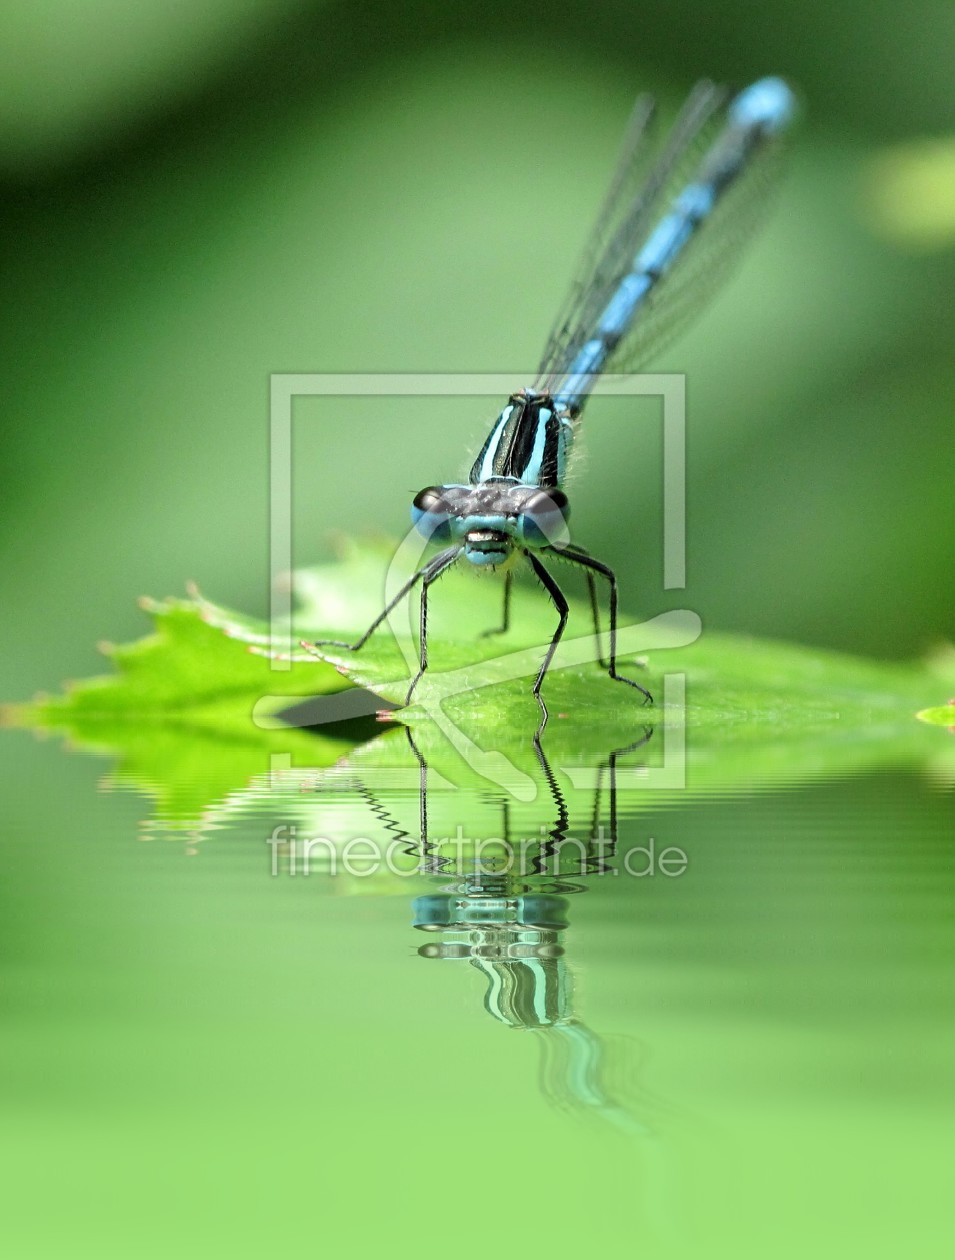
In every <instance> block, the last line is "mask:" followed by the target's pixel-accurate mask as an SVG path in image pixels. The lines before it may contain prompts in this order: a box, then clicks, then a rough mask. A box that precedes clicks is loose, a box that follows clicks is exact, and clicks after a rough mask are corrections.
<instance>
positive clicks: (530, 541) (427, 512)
mask: <svg viewBox="0 0 955 1260" xmlns="http://www.w3.org/2000/svg"><path fill="white" fill-rule="evenodd" d="M569 515H570V505H569V503H568V502H567V496H566V495H565V494H564V492H563V491H562V490H557V489H545V488H543V487H542V486H526V485H522V484H521V483H520V482H518V481H514V480H513V479H511V478H507V477H492V478H491V479H490V480H488V481H483V482H481V483H480V484H479V485H476V486H474V485H472V486H463V485H453V486H428V487H427V488H426V489H424V490H422V491H420V493H418V494H417V495H416V496H415V500H414V504H413V506H412V509H411V519H412V521H413V522H414V525H415V528H416V529H417V530H418V531H419V532H420V533H422V534H423V535H424V536H425V537H426V538H428V539H429V540H430V541H432V542H437V543H450V542H459V543H461V544H462V545H463V547H464V555H465V558H466V559H467V560H470V561H471V563H472V564H476V565H482V566H483V565H499V564H503V563H504V561H505V560H506V559H507V557H508V556H509V555H510V553H511V551H512V550H513V549H514V548H517V549H519V550H527V549H532V550H534V551H542V550H543V549H544V548H546V547H561V546H566V544H567V543H568V542H569V541H570V531H569V529H568V526H567V520H568V517H569Z"/></svg>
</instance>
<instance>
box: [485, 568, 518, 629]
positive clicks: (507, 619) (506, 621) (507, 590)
mask: <svg viewBox="0 0 955 1260" xmlns="http://www.w3.org/2000/svg"><path fill="white" fill-rule="evenodd" d="M513 580H514V574H513V573H512V572H511V571H510V569H508V571H507V572H506V573H505V574H504V618H503V622H502V624H501V625H499V626H495V627H494V629H493V630H482V631H481V635H480V637H481V638H482V639H486V638H488V637H489V636H490V635H492V634H504V633H505V632H506V631H507V630H508V629H509V628H510V624H511V583H512V582H513Z"/></svg>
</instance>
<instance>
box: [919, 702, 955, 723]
mask: <svg viewBox="0 0 955 1260" xmlns="http://www.w3.org/2000/svg"><path fill="white" fill-rule="evenodd" d="M915 716H916V717H917V718H920V719H921V720H922V721H923V722H928V724H929V726H947V727H948V729H949V730H955V702H953V701H951V700H950V701H949V702H948V704H939V705H936V706H934V707H933V708H930V709H921V710H920V711H919V712H918V713H917V714H916V715H915Z"/></svg>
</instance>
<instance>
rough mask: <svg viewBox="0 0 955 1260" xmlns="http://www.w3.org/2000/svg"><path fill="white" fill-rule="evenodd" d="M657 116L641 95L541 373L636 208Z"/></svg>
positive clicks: (653, 106)
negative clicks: (624, 219) (624, 220)
mask: <svg viewBox="0 0 955 1260" xmlns="http://www.w3.org/2000/svg"><path fill="white" fill-rule="evenodd" d="M655 115H656V102H655V101H654V99H653V97H652V96H638V97H637V99H636V102H635V103H634V106H633V109H632V110H631V113H630V121H629V122H628V123H627V129H626V132H625V133H624V138H623V143H622V145H621V146H620V153H619V155H618V157H617V162H616V164H615V166H614V173H613V177H612V179H611V181H610V187H609V188H608V189H607V195H606V196H605V198H604V201H603V204H602V205H601V207H600V209H599V211H598V212H597V218H596V219H595V220H594V225H593V227H592V228H591V229H590V232H589V233H588V236H587V240H586V242H585V244H584V248H583V250H582V251H581V254H580V257H579V258H578V259H577V265H576V266H575V267H574V272H573V275H574V278H573V280H572V281H571V284H570V288H569V289H568V291H567V294H566V296H565V298H564V301H563V303H562V304H561V306H560V309H559V310H558V312H557V316H556V318H555V319H554V323H553V326H552V327H551V330H550V333H549V334H548V336H547V344H546V346H545V348H544V354H543V356H542V358H541V365H540V368H539V371H540V372H543V371H544V367H545V365H546V364H548V363H551V362H557V361H559V360H560V358H561V352H562V350H563V349H564V348H565V342H566V338H567V336H568V333H569V332H570V330H571V329H572V328H573V327H574V325H575V324H576V322H577V321H576V320H575V318H574V316H575V313H576V312H577V311H578V309H579V308H580V305H581V302H582V300H583V298H584V296H585V295H586V294H587V293H589V292H591V290H592V289H593V287H594V280H595V276H596V274H597V269H598V266H599V264H600V262H601V260H602V259H603V257H604V254H605V252H606V248H607V245H608V243H609V241H610V240H611V239H612V238H613V236H614V235H615V233H616V231H617V230H618V229H619V227H620V221H621V219H622V217H623V215H624V214H625V213H626V212H627V211H628V210H631V209H632V207H633V203H634V199H635V196H636V193H637V191H638V190H639V189H641V188H642V187H643V186H644V184H645V181H646V178H647V174H648V172H649V169H650V167H651V165H652V164H653V161H654V158H655V156H656V155H655V153H654V150H653V146H652V143H651V135H652V128H653V121H654V118H655Z"/></svg>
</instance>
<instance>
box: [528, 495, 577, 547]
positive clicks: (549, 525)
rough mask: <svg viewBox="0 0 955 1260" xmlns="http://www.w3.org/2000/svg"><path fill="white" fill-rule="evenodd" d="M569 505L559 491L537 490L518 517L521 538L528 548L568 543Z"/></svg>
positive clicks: (565, 497)
mask: <svg viewBox="0 0 955 1260" xmlns="http://www.w3.org/2000/svg"><path fill="white" fill-rule="evenodd" d="M569 515H570V504H569V503H568V502H567V496H566V494H564V493H563V491H561V490H538V491H537V492H536V493H535V494H533V495H531V497H530V498H529V499H528V500H527V502H526V503H525V504H524V506H523V508H522V509H521V513H520V515H519V516H518V518H517V519H518V521H519V523H520V529H521V536H522V537H523V539H524V542H526V543H527V545H528V546H529V547H558V546H562V545H565V544H566V543H568V542H570V531H569V529H568V528H567V518H568V516H569Z"/></svg>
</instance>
